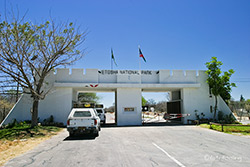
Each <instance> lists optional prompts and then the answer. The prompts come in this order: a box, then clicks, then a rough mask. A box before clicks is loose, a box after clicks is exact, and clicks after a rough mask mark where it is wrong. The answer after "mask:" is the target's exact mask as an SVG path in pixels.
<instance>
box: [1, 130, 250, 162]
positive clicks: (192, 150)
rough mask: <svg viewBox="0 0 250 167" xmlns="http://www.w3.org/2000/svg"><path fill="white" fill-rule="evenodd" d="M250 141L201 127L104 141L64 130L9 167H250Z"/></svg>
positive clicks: (113, 133) (106, 133) (119, 133)
mask: <svg viewBox="0 0 250 167" xmlns="http://www.w3.org/2000/svg"><path fill="white" fill-rule="evenodd" d="M249 165H250V138H248V137H242V136H233V135H229V134H224V133H220V132H216V131H212V130H209V129H203V128H200V127H196V126H154V127H112V128H111V127H110V128H109V127H106V128H102V131H101V132H100V136H99V137H97V138H95V139H93V138H92V139H91V138H89V137H78V138H68V133H67V131H66V130H64V131H63V132H62V133H60V134H59V135H57V136H54V137H53V138H52V139H51V140H47V141H45V142H44V143H42V144H40V145H39V146H38V147H36V148H35V149H34V150H32V151H30V152H28V153H26V154H24V155H22V156H20V157H17V158H15V159H13V160H11V161H9V162H8V163H7V164H6V166H15V167H30V166H39V167H41V166H46V167H63V166H65V167H71V166H72V167H73V166H81V167H84V166H91V167H95V166H108V167H112V166H113V167H126V166H127V167H130V166H131V167H140V166H143V167H147V166H171V167H174V166H182V167H184V166H197V167H200V166H216V167H219V166H233V167H235V166H237V167H238V166H249Z"/></svg>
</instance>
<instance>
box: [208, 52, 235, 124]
mask: <svg viewBox="0 0 250 167" xmlns="http://www.w3.org/2000/svg"><path fill="white" fill-rule="evenodd" d="M206 66H207V68H208V70H207V71H206V74H207V75H208V78H207V83H208V85H209V88H210V89H211V92H212V94H213V95H214V97H215V105H214V118H213V119H214V120H215V118H216V111H217V105H218V96H220V95H222V94H227V95H228V94H229V95H230V92H231V90H232V87H236V85H235V83H230V77H231V76H232V74H233V73H234V70H233V69H230V70H228V71H226V72H224V74H223V75H222V71H221V66H222V62H221V61H218V60H217V57H212V60H211V61H210V62H207V63H206ZM229 99H230V98H229Z"/></svg>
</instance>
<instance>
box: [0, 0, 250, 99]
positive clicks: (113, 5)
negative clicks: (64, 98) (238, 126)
mask: <svg viewBox="0 0 250 167" xmlns="http://www.w3.org/2000/svg"><path fill="white" fill-rule="evenodd" d="M5 3H6V7H7V10H9V11H10V10H11V6H12V8H13V9H16V8H17V7H18V9H19V13H20V15H22V14H24V13H25V12H26V11H27V10H28V13H27V15H26V19H28V20H31V21H33V22H38V23H39V22H41V21H45V20H48V19H49V17H50V15H51V16H52V18H54V19H56V20H57V21H73V22H76V23H77V24H78V25H81V29H82V30H83V31H85V30H86V31H87V32H88V34H87V38H86V41H85V42H84V44H83V45H82V48H84V49H86V55H85V56H84V58H83V59H82V60H81V61H79V62H78V63H76V64H75V65H73V66H72V67H71V68H98V69H110V49H111V47H112V48H113V50H114V55H115V59H116V62H117V64H118V67H115V69H138V68H139V63H138V45H140V46H141V49H142V52H143V54H144V56H145V58H146V59H147V63H142V65H141V68H142V69H150V70H159V69H170V70H173V69H183V70H206V66H205V63H206V62H207V61H210V59H211V57H212V56H216V57H218V59H219V60H220V61H222V62H223V63H224V64H223V66H222V70H229V69H230V68H232V69H234V70H235V74H234V75H233V77H232V81H233V82H235V83H236V84H237V88H233V91H232V96H233V98H234V99H236V100H239V98H240V95H241V94H243V96H244V97H245V98H246V99H250V1H249V0H120V1H119V0H71V1H66V0H53V1H52V0H42V1H38V0H36V1H35V0H0V13H1V15H2V16H3V14H4V6H5ZM50 13H51V14H50Z"/></svg>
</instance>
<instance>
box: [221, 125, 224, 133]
mask: <svg viewBox="0 0 250 167" xmlns="http://www.w3.org/2000/svg"><path fill="white" fill-rule="evenodd" d="M221 131H222V132H223V131H224V129H223V124H221Z"/></svg>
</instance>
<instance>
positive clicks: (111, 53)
mask: <svg viewBox="0 0 250 167" xmlns="http://www.w3.org/2000/svg"><path fill="white" fill-rule="evenodd" d="M111 70H113V59H112V48H111Z"/></svg>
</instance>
